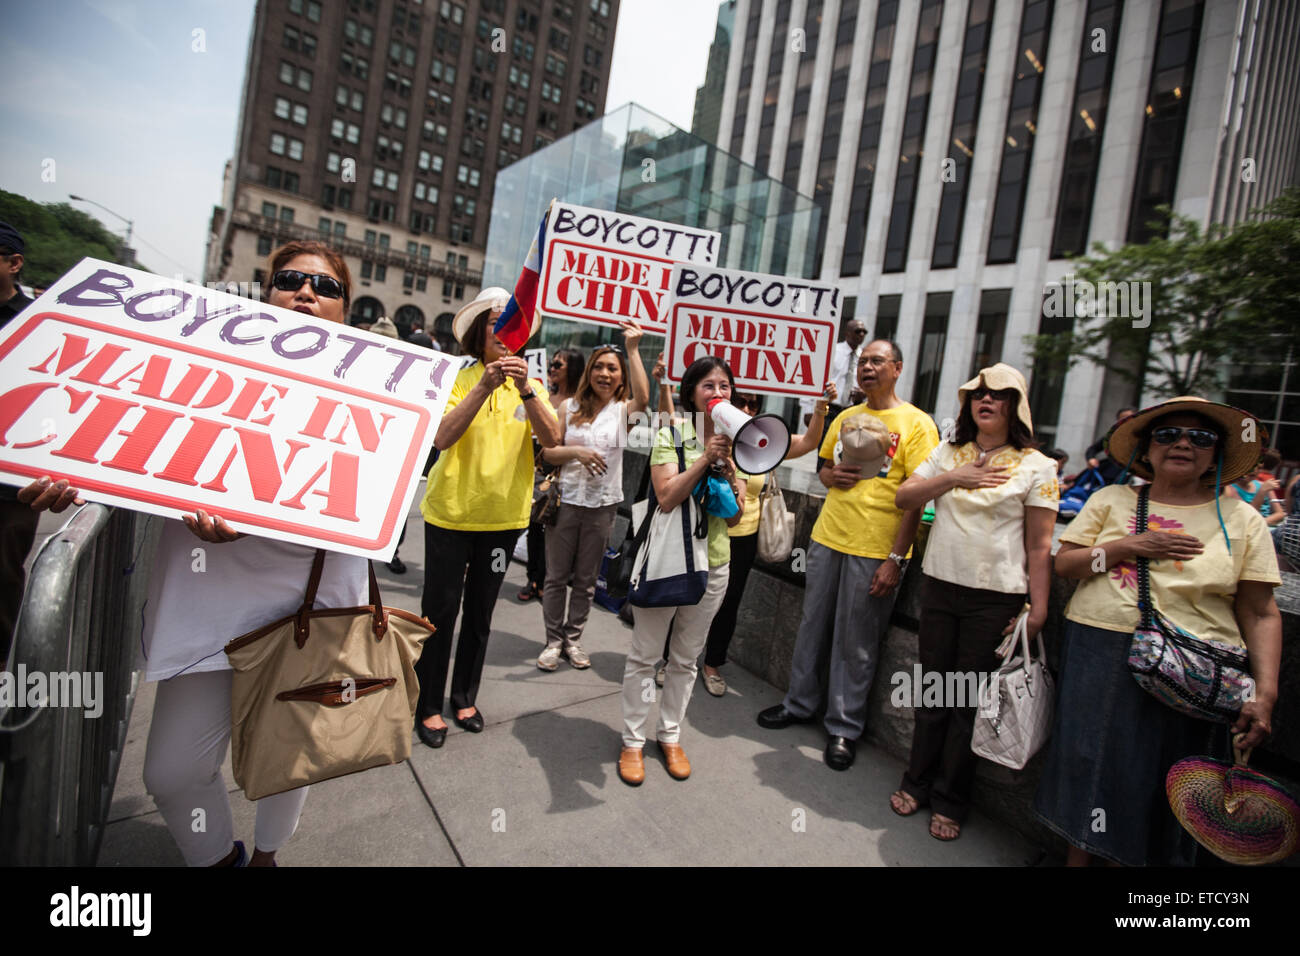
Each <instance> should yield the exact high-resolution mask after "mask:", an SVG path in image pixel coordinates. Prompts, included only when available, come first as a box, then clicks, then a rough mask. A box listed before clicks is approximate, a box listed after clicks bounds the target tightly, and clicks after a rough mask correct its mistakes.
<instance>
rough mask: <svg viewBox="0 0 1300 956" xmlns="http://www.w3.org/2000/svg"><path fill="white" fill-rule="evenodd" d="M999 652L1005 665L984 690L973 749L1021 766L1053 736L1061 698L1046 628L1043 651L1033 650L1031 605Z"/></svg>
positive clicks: (1040, 647) (996, 760) (1040, 645)
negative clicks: (1050, 660)
mask: <svg viewBox="0 0 1300 956" xmlns="http://www.w3.org/2000/svg"><path fill="white" fill-rule="evenodd" d="M1017 651H1019V654H1017ZM998 654H999V655H1000V656H1001V657H1002V666H1001V667H999V668H998V669H997V670H996V671H994V672H993V674H992V676H991V678H990V680H989V682H988V683H987V684H986V685H985V686H984V688H983V689H982V690H981V691H980V706H979V710H978V711H977V712H976V714H975V730H974V732H973V733H972V734H971V742H970V749H971V750H973V751H974V752H975V753H976V754H978V755H979V756H981V757H983V758H984V759H985V760H992V761H993V762H994V763H997V764H1001V765H1002V766H1004V767H1011V768H1012V769H1013V770H1020V769H1021V768H1023V767H1024V765H1025V764H1027V763H1029V758H1030V757H1032V756H1033V755H1034V754H1036V753H1038V751H1039V750H1040V749H1041V748H1042V746H1043V744H1044V743H1046V742H1047V737H1048V735H1049V734H1050V733H1051V729H1052V705H1053V704H1054V703H1055V700H1056V688H1055V687H1054V686H1053V684H1052V675H1051V674H1049V673H1048V671H1047V654H1046V652H1045V651H1044V649H1043V635H1042V634H1039V635H1038V657H1037V658H1035V657H1034V656H1033V655H1032V654H1031V653H1030V650H1029V614H1028V612H1027V611H1026V612H1022V613H1021V615H1020V617H1019V618H1017V619H1016V627H1015V630H1014V631H1012V632H1011V635H1010V636H1009V637H1008V638H1007V639H1006V640H1005V641H1003V642H1002V644H1001V645H1000V646H999V647H998Z"/></svg>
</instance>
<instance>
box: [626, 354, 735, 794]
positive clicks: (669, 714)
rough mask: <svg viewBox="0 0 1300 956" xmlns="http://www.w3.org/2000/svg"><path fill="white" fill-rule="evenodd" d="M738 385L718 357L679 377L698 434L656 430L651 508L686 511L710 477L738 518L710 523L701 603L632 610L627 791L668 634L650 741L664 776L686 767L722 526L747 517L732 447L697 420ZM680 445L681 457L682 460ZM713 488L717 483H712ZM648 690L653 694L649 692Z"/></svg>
mask: <svg viewBox="0 0 1300 956" xmlns="http://www.w3.org/2000/svg"><path fill="white" fill-rule="evenodd" d="M734 381H735V379H734V377H733V376H732V374H731V369H730V368H728V367H727V363H726V362H724V361H723V360H722V359H720V358H718V357H716V356H712V355H710V356H706V357H705V358H701V359H697V360H696V361H695V362H693V363H691V365H690V367H689V368H687V369H686V372H685V374H684V375H683V376H682V386H681V389H682V392H681V394H682V398H681V403H682V408H683V410H684V411H686V412H687V413H692V418H694V419H696V420H698V421H700V423H701V424H700V432H699V434H698V435H697V434H696V430H695V428H694V426H693V425H692V423H691V421H689V420H688V421H686V422H683V423H682V425H681V426H680V427H678V428H661V429H659V432H658V433H657V434H656V436H655V443H654V448H653V450H652V451H651V452H650V480H651V481H652V482H653V483H654V494H655V501H656V502H657V503H658V507H659V508H660V509H662V510H663V511H665V512H668V511H672V510H673V509H674V508H677V507H679V506H685V504H686V499H687V498H688V497H689V496H690V495H691V494H692V493H693V492H694V491H695V489H696V486H697V485H699V484H700V483H701V482H702V481H705V480H707V479H708V478H709V476H710V473H711V472H712V473H713V474H714V475H715V476H716V477H718V478H720V479H721V480H722V482H723V483H724V485H726V484H729V485H730V486H731V493H732V494H734V496H735V502H734V506H735V507H736V511H735V513H734V514H732V516H731V517H730V518H726V519H724V518H721V517H717V516H715V515H713V514H710V515H709V516H708V554H709V574H708V584H707V586H706V588H705V591H704V595H703V597H701V598H700V601H699V603H698V604H692V605H685V606H680V607H637V609H636V614H635V615H634V618H635V621H636V623H635V625H634V626H633V629H632V647H631V648H630V649H629V651H628V655H627V665H626V667H625V668H624V670H623V750H622V752H621V753H620V754H619V758H618V775H619V778H620V779H621V780H622V781H623V782H624V783H626V784H629V785H631V786H637V785H639V784H640V783H641V782H642V781H643V780H645V763H644V760H643V758H642V753H641V750H642V748H643V747H644V746H645V732H644V728H645V723H646V719H647V718H648V717H649V715H650V705H651V703H652V702H653V700H654V695H653V693H649V694H648V693H647V692H646V687H647V685H649V684H650V683H651V681H652V680H653V677H654V673H655V662H656V661H657V660H658V659H659V651H660V649H661V648H662V647H663V645H664V638H665V637H666V636H667V635H668V632H669V628H670V627H671V628H672V640H671V642H670V647H669V655H668V665H667V668H666V671H665V680H664V687H663V693H662V694H661V695H660V697H659V724H658V727H657V729H656V733H655V737H656V739H657V741H658V743H659V750H660V752H662V753H663V756H664V761H665V763H666V764H667V766H668V773H669V775H670V776H672V777H673V778H674V779H677V780H685V779H686V778H687V777H689V776H690V775H691V764H690V761H689V760H687V759H686V754H685V753H684V752H683V751H682V747H681V744H680V743H679V742H678V741H679V736H680V733H681V722H682V720H683V718H684V717H685V716H686V705H687V704H688V703H689V702H690V699H691V688H692V686H693V685H694V683H695V672H696V659H697V658H698V657H699V656H700V651H701V650H702V649H703V647H704V642H705V640H706V638H707V637H708V630H709V624H710V622H711V621H712V620H713V615H714V613H715V612H716V611H717V609H718V605H719V604H721V603H722V597H723V595H724V594H725V593H726V591H727V573H728V564H729V563H730V560H731V546H730V544H729V542H728V539H727V526H728V525H735V524H737V523H738V522H739V521H740V519H741V518H742V517H743V515H744V498H745V491H744V484H743V482H742V481H741V480H740V478H739V477H738V475H737V473H736V466H735V464H734V463H733V462H732V460H731V440H730V439H729V438H727V436H725V435H723V434H720V433H717V432H715V431H714V427H713V420H712V418H711V417H710V416H708V415H695V414H693V413H696V412H703V411H704V410H705V409H707V408H708V407H709V403H710V402H711V401H713V400H714V399H717V398H722V399H727V400H730V398H731V392H732V387H733V383H734ZM679 445H680V458H679ZM714 484H716V483H714ZM651 690H652V691H653V687H651Z"/></svg>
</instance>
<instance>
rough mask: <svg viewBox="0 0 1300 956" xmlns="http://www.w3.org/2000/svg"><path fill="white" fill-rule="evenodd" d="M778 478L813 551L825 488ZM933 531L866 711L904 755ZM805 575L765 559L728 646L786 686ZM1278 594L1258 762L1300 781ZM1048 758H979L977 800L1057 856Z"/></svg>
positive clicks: (1291, 664)
mask: <svg viewBox="0 0 1300 956" xmlns="http://www.w3.org/2000/svg"><path fill="white" fill-rule="evenodd" d="M646 461H647V459H646V457H645V456H644V455H640V454H635V453H633V452H629V453H628V454H626V455H625V456H624V463H623V481H624V491H625V503H624V505H623V506H622V508H621V512H622V514H623V515H625V516H626V515H627V514H628V511H629V507H630V502H631V501H632V499H633V496H634V495H635V493H636V492H637V490H638V486H639V482H640V479H641V474H642V472H643V471H644V469H645V463H646ZM777 477H778V480H779V481H780V482H781V486H782V489H783V494H784V496H785V502H786V507H787V509H789V510H790V511H792V512H794V514H795V516H796V518H797V525H796V528H797V530H796V534H795V549H796V552H795V554H796V557H797V555H798V554H799V553H800V552H799V549H804V551H806V549H807V547H808V542H809V535H810V533H811V532H812V527H813V524H814V522H816V520H817V515H818V513H819V512H820V511H821V506H822V503H823V501H824V500H825V489H824V488H823V487H822V485H821V483H820V482H819V481H818V480H817V479H816V476H815V475H811V473H810V472H808V471H806V470H800V469H791V468H789V467H785V466H783V467H782V468H780V469H778V472H777ZM625 528H626V523H625V522H620V523H619V525H618V526H617V527H616V528H615V538H614V540H620V537H621V534H622V533H623V529H625ZM927 530H928V529H927V527H926V526H924V525H923V526H922V528H921V532H920V534H919V535H918V540H917V546H916V550H915V553H914V560H913V562H912V563H911V565H910V566H909V568H908V571H907V573H906V575H905V576H904V578H903V584H902V588H901V590H900V592H899V596H898V601H897V602H896V604H895V606H894V615H893V620H892V621H891V625H890V628H889V633H888V634H887V635H886V637H885V639H884V641H883V642H882V647H881V655H880V665H879V667H878V669H877V671H876V681H875V686H874V687H873V688H872V692H871V697H870V700H869V702H868V710H867V731H866V739H867V741H868V742H869V743H871V744H872V745H874V746H877V747H880V748H882V749H884V750H886V751H888V752H889V753H891V754H893V755H894V756H895V757H897V758H899V759H900V760H903V761H906V760H907V758H908V755H909V752H910V749H911V743H912V725H913V716H912V710H911V708H899V707H895V706H893V705H892V704H891V703H890V699H889V697H890V691H891V690H892V685H891V684H890V680H889V676H890V675H891V674H894V673H896V672H899V671H902V672H906V673H911V672H912V668H913V665H914V664H915V663H916V662H917V659H918V657H917V636H916V630H917V622H918V620H919V618H920V581H921V574H920V555H921V554H923V553H924V548H925V538H926V532H927ZM803 577H804V576H803V569H802V564H801V562H799V561H797V560H796V561H792V562H787V563H785V564H782V565H770V564H766V563H764V562H761V561H760V562H758V563H757V564H756V565H755V566H754V570H753V571H752V572H751V573H750V576H749V581H748V583H747V585H746V587H745V597H744V600H743V601H742V602H741V607H740V614H739V616H738V619H737V622H736V631H735V636H734V637H733V638H732V641H731V646H730V649H729V651H728V658H729V660H730V661H731V662H733V663H735V664H739V665H740V666H742V667H744V668H745V669H746V670H748V671H750V672H752V673H754V674H756V675H758V676H759V677H761V678H763V679H764V680H766V681H767V682H768V683H769V684H771V685H772V686H774V687H776V688H778V689H780V690H784V689H785V688H786V687H787V686H788V684H789V680H790V659H791V656H792V654H793V652H794V642H795V637H796V635H797V634H798V631H799V618H800V614H801V613H802V609H803ZM1293 579H1294V580H1293ZM1074 587H1075V582H1073V581H1066V580H1064V579H1062V578H1057V577H1053V578H1052V600H1051V606H1050V608H1049V611H1048V620H1047V625H1046V627H1045V628H1044V629H1043V640H1044V643H1045V645H1046V647H1047V656H1048V662H1049V664H1050V665H1051V667H1052V669H1053V671H1055V670H1056V668H1057V666H1058V664H1059V661H1060V641H1061V634H1062V631H1063V628H1064V620H1065V619H1064V616H1063V612H1064V609H1065V605H1066V603H1067V602H1068V601H1069V598H1070V595H1071V593H1073V590H1074ZM1277 598H1278V604H1279V607H1280V608H1282V611H1283V615H1282V620H1283V656H1282V686H1281V691H1280V694H1279V703H1278V706H1277V708H1276V709H1275V710H1274V713H1273V727H1274V734H1273V737H1272V738H1271V739H1270V740H1269V742H1268V744H1267V745H1266V746H1265V747H1263V748H1260V749H1259V750H1257V751H1256V753H1255V755H1254V756H1253V757H1252V759H1251V764H1252V766H1256V767H1259V768H1260V769H1261V770H1266V771H1269V772H1273V773H1276V774H1278V775H1279V776H1281V777H1283V778H1289V779H1290V780H1291V781H1292V782H1294V783H1298V784H1300V578H1297V577H1296V576H1294V575H1291V576H1288V580H1287V584H1286V585H1285V586H1284V587H1283V588H1280V589H1278V592H1277ZM1042 761H1043V754H1042V753H1039V754H1038V755H1036V756H1035V757H1034V759H1033V760H1031V761H1030V762H1029V764H1028V765H1027V766H1026V767H1025V768H1024V769H1023V770H1010V769H1008V768H1006V767H1001V766H998V765H996V764H993V763H990V762H988V761H980V765H979V770H978V772H977V774H976V783H975V791H974V794H973V799H974V802H975V804H976V806H978V807H979V808H980V809H981V810H983V811H984V812H985V813H988V814H989V815H990V816H992V817H995V818H996V819H998V820H1000V821H1002V822H1003V823H1005V824H1007V825H1009V826H1011V827H1012V828H1013V829H1016V830H1018V831H1019V832H1021V833H1023V834H1025V835H1026V836H1028V837H1030V838H1031V839H1033V840H1035V841H1036V842H1038V843H1040V845H1042V846H1044V847H1045V848H1048V849H1050V850H1052V851H1054V852H1055V851H1059V850H1060V849H1061V841H1060V839H1059V838H1057V837H1056V836H1055V835H1053V834H1052V833H1050V832H1049V831H1048V830H1047V829H1046V828H1044V827H1043V826H1042V825H1041V824H1039V823H1038V822H1037V821H1036V819H1035V817H1034V815H1033V813H1032V812H1031V811H1030V803H1031V801H1032V799H1033V795H1034V790H1035V788H1036V787H1037V783H1038V777H1039V775H1040V773H1041V765H1042Z"/></svg>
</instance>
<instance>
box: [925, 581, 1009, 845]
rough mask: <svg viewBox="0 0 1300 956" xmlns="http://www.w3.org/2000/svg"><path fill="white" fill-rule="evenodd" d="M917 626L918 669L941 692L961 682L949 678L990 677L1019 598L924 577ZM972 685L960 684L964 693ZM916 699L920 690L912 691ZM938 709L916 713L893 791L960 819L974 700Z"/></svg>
mask: <svg viewBox="0 0 1300 956" xmlns="http://www.w3.org/2000/svg"><path fill="white" fill-rule="evenodd" d="M924 585H925V591H924V596H923V598H922V605H921V608H922V609H921V622H920V628H919V643H920V650H921V654H920V658H921V670H922V672H923V674H931V673H937V674H938V675H939V677H940V679H941V680H942V681H943V686H944V688H945V692H946V689H947V688H948V687H949V686H954V685H961V682H960V681H951V682H950V681H949V680H948V677H947V675H948V674H949V673H953V672H957V673H962V674H966V673H972V672H973V673H977V674H984V673H990V672H992V671H993V670H994V669H995V668H996V667H997V666H998V665H999V663H1000V660H999V658H998V656H997V654H996V653H995V652H996V650H997V647H998V645H999V644H1001V643H1002V638H1003V634H1002V629H1003V628H1005V627H1006V626H1007V622H1008V621H1010V620H1011V619H1012V618H1013V617H1015V616H1016V614H1017V613H1019V611H1020V608H1021V607H1022V606H1023V605H1024V603H1025V596H1024V595H1023V594H1005V593H1003V592H1001V591H986V590H982V589H979V588H968V587H962V586H961V585H959V584H949V583H948V582H947V581H939V580H936V579H935V578H931V577H926V578H925V581H924ZM971 683H972V681H969V680H968V681H966V682H965V684H964V685H963V686H965V687H966V688H969V687H970V686H971ZM916 693H917V694H918V698H917V699H918V701H919V700H920V697H919V695H920V693H921V691H920V689H917V691H916ZM941 703H942V705H947V706H933V707H922V706H918V707H917V708H916V730H915V731H914V732H913V734H912V757H911V760H909V761H908V765H907V772H906V773H904V774H903V783H902V786H901V788H900V789H902V790H903V791H904V792H906V793H908V794H910V795H911V796H912V797H914V798H915V799H916V801H917V802H918V803H919V804H921V806H925V805H927V804H929V805H930V806H931V807H932V808H933V809H934V810H935V811H936V812H938V813H942V814H943V815H944V816H945V817H950V818H951V819H953V820H956V821H958V822H961V821H962V820H965V819H966V814H967V813H968V812H969V810H970V792H971V787H972V785H973V784H974V782H975V768H976V766H977V763H976V761H977V760H979V758H978V757H976V756H975V754H974V753H973V752H972V751H971V749H970V739H971V733H972V731H973V730H974V727H975V712H976V710H977V709H978V703H979V702H978V701H977V700H967V701H965V703H967V704H969V706H966V707H957V706H952V705H953V704H954V701H951V700H944V701H942V702H941Z"/></svg>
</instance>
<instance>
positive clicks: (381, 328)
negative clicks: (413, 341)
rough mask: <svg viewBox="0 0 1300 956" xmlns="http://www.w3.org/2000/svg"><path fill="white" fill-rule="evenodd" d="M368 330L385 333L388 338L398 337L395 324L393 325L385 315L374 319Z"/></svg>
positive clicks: (378, 333)
mask: <svg viewBox="0 0 1300 956" xmlns="http://www.w3.org/2000/svg"><path fill="white" fill-rule="evenodd" d="M370 331H371V332H374V333H375V334H376V335H386V336H388V337H389V338H390V339H395V338H399V336H398V334H397V326H395V325H394V324H393V320H392V319H390V318H389V317H388V316H386V315H381V316H380V317H379V318H377V319H375V324H374V325H372V326H371V327H370Z"/></svg>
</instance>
